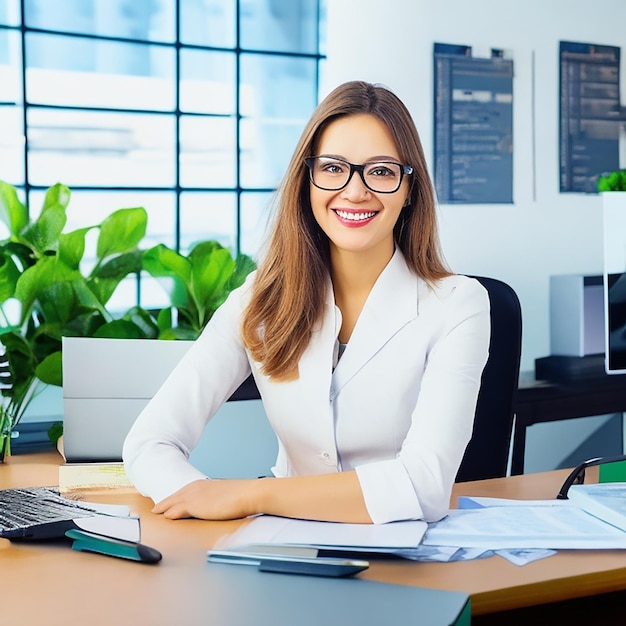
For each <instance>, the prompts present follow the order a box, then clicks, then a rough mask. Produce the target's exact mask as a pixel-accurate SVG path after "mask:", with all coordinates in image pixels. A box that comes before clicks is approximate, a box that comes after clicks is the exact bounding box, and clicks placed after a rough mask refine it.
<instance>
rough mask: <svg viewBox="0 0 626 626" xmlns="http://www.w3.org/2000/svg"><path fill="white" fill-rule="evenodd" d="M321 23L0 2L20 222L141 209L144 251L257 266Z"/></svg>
mask: <svg viewBox="0 0 626 626" xmlns="http://www.w3.org/2000/svg"><path fill="white" fill-rule="evenodd" d="M323 19H324V0H2V2H0V85H2V88H1V89H0V179H3V180H5V181H7V182H9V183H11V184H13V185H16V186H18V187H19V188H20V189H21V190H23V193H24V198H25V200H26V201H27V203H28V205H29V210H30V211H31V214H36V213H37V211H38V210H39V207H40V206H41V201H42V196H43V192H44V190H45V189H46V188H47V187H49V186H50V185H52V184H54V183H56V182H62V183H64V184H66V185H68V186H69V187H70V189H71V190H72V199H71V202H70V208H69V211H68V214H69V220H70V224H68V228H78V227H82V226H87V225H91V224H94V223H97V222H99V221H101V220H102V218H103V217H104V216H105V215H107V214H108V213H110V212H111V211H112V210H114V209H118V208H122V207H130V206H143V207H145V208H146V210H147V211H148V216H149V217H148V237H147V240H146V244H147V245H151V244H153V243H159V242H163V243H165V244H167V245H168V246H170V247H173V248H175V249H178V250H181V251H183V252H184V251H186V250H187V249H188V248H189V246H190V245H191V244H192V243H193V242H194V241H197V240H199V239H208V238H211V239H217V240H218V241H220V243H222V244H223V245H225V246H227V247H228V248H230V249H231V250H232V251H233V253H238V252H244V253H246V254H250V255H251V256H253V257H254V256H256V254H257V252H258V250H259V248H260V245H261V243H262V237H263V234H264V231H265V226H266V222H267V212H268V211H267V209H268V201H269V200H270V197H271V194H272V191H273V189H274V188H275V187H276V185H277V183H278V181H279V179H280V177H281V175H282V174H283V171H284V169H285V167H286V164H287V161H288V159H289V157H290V155H291V152H292V151H293V148H294V147H295V143H296V141H297V138H298V136H299V134H300V132H301V130H302V128H303V126H304V124H305V123H306V120H307V119H308V117H309V115H310V114H311V112H312V110H313V108H314V107H315V105H316V103H317V94H318V83H319V81H320V78H319V73H320V66H321V64H322V61H323V58H324V54H323V53H324V50H323V48H324V46H323V41H322V40H321V33H323V28H321V27H320V24H321V23H322V22H323ZM146 282H147V281H144V283H146ZM141 291H142V304H143V305H144V306H150V305H152V304H154V305H159V304H161V303H160V302H159V301H158V300H159V294H160V290H158V289H154V290H153V289H150V288H146V285H145V284H144V286H143V287H142V290H141ZM116 297H117V298H118V299H120V300H119V301H120V303H122V302H123V303H124V304H125V305H128V299H129V298H135V297H136V289H135V288H134V286H133V285H132V284H131V281H129V284H128V285H127V286H126V287H125V288H122V289H121V290H119V292H118V294H116ZM146 300H148V301H146ZM123 308H125V306H124V307H123Z"/></svg>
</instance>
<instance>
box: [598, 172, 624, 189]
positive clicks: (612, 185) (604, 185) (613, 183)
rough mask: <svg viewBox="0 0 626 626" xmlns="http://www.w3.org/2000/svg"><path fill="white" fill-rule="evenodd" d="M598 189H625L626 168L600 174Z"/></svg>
mask: <svg viewBox="0 0 626 626" xmlns="http://www.w3.org/2000/svg"><path fill="white" fill-rule="evenodd" d="M598 191H626V169H623V170H616V171H614V172H606V173H604V174H601V175H600V176H599V177H598Z"/></svg>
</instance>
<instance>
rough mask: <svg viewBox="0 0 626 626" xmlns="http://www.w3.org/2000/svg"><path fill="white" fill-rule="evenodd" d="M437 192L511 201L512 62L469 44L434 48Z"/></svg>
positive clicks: (460, 198)
mask: <svg viewBox="0 0 626 626" xmlns="http://www.w3.org/2000/svg"><path fill="white" fill-rule="evenodd" d="M434 81H435V86H434V95H435V106H434V110H435V142H434V144H435V164H434V177H435V188H436V190H437V196H438V199H439V201H440V202H441V203H444V204H454V203H458V204H488V203H512V202H513V61H512V60H510V59H507V58H505V55H504V53H503V51H502V50H491V51H490V53H489V54H488V55H487V56H476V55H473V54H472V48H471V47H470V46H461V45H452V44H442V43H436V44H435V48H434Z"/></svg>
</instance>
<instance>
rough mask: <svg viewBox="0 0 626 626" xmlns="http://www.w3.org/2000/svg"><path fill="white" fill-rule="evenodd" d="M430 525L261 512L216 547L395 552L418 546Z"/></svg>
mask: <svg viewBox="0 0 626 626" xmlns="http://www.w3.org/2000/svg"><path fill="white" fill-rule="evenodd" d="M427 529H428V524H426V522H422V521H410V522H393V523H390V524H340V523H335V522H312V521H308V520H299V519H290V518H286V517H275V516H273V515H261V516H259V517H256V518H255V519H254V520H252V521H251V522H250V523H249V524H246V525H244V526H243V527H241V528H240V529H238V530H237V531H236V532H235V533H233V534H232V535H228V536H227V537H225V538H224V539H223V540H222V541H221V542H220V543H219V544H218V545H217V546H216V548H220V549H226V548H228V549H233V548H243V547H248V546H250V545H255V546H272V545H273V546H276V545H284V546H302V547H306V548H314V549H317V550H335V551H341V552H380V553H392V554H393V553H396V552H398V551H399V550H402V549H404V548H407V547H413V548H415V547H417V546H418V545H419V544H420V543H421V541H422V540H423V538H424V535H425V533H426V531H427Z"/></svg>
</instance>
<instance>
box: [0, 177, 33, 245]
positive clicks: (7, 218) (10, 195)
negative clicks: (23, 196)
mask: <svg viewBox="0 0 626 626" xmlns="http://www.w3.org/2000/svg"><path fill="white" fill-rule="evenodd" d="M0 219H2V221H3V222H4V223H5V224H6V225H7V228H8V229H9V233H10V234H11V237H14V238H15V237H17V236H18V235H19V233H20V232H21V230H22V229H23V228H24V226H26V224H28V210H27V209H26V207H25V206H24V205H23V204H22V203H21V202H20V199H19V198H18V197H17V190H16V189H15V187H13V185H9V183H6V182H4V181H3V180H0Z"/></svg>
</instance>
